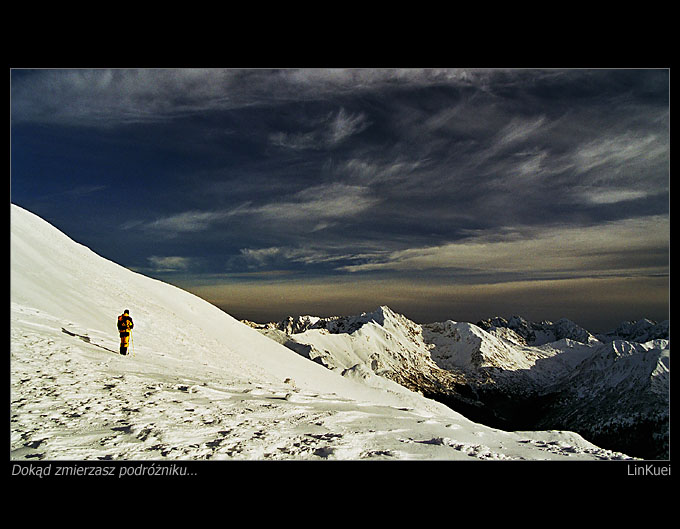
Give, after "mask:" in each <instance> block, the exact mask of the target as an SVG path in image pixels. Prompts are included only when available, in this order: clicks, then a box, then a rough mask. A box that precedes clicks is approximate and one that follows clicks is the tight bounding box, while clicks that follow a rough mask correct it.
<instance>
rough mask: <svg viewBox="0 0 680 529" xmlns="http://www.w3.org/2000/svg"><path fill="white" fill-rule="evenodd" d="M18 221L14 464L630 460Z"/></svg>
mask: <svg viewBox="0 0 680 529" xmlns="http://www.w3.org/2000/svg"><path fill="white" fill-rule="evenodd" d="M10 220H11V262H10V287H11V315H10V327H11V341H10V365H11V380H10V382H11V392H10V396H11V404H10V421H11V423H10V426H11V428H10V429H11V438H10V457H11V459H12V460H121V459H122V460H162V459H171V460H182V459H192V460H193V459H248V460H268V459H272V460H275V459H292V460H328V459H340V460H374V459H395V460H436V459H441V460H457V459H460V460H508V459H511V460H522V459H526V460H608V459H609V460H610V459H628V458H629V457H628V456H626V455H623V454H620V453H615V452H611V451H609V450H604V449H601V448H598V447H597V446H595V445H593V444H591V443H589V442H587V441H586V440H584V439H583V438H582V437H581V436H579V435H577V434H574V433H571V432H561V431H550V432H514V433H513V432H504V431H500V430H497V429H493V428H489V427H486V426H483V425H480V424H476V423H474V422H472V421H470V420H468V419H466V418H465V417H463V416H462V415H460V414H459V413H456V412H454V411H452V410H451V409H449V408H447V407H446V406H444V405H442V404H439V403H437V402H435V401H432V400H429V399H426V398H424V397H423V396H422V395H420V394H418V393H414V392H411V391H409V390H407V389H405V388H404V387H402V386H400V385H398V384H396V383H394V382H392V381H390V380H388V379H386V378H383V377H381V376H379V375H377V374H376V372H375V370H374V369H366V368H365V367H363V366H364V362H359V361H357V359H360V360H366V359H364V358H363V357H362V354H365V353H363V352H362V348H361V347H360V343H359V342H360V340H356V339H355V340H351V339H346V342H345V353H346V358H345V360H346V362H345V364H344V365H343V366H339V367H342V369H336V370H331V369H328V368H326V367H324V366H323V365H320V363H319V362H315V361H313V359H310V358H305V357H304V356H303V355H300V354H298V353H296V352H294V351H292V350H291V349H289V348H287V347H285V346H284V345H282V344H281V343H277V342H276V341H275V340H272V339H270V338H268V337H267V336H264V335H263V334H261V333H260V332H258V331H257V330H256V329H253V328H251V327H249V326H248V325H245V324H243V323H241V322H239V321H237V320H236V319H234V318H233V317H231V316H230V315H228V314H226V313H225V312H223V311H221V310H219V309H218V308H216V307H214V306H213V305H211V304H210V303H208V302H206V301H204V300H202V299H200V298H198V297H196V296H194V295H192V294H190V293H188V292H185V291H183V290H181V289H179V288H176V287H174V286H171V285H169V284H166V283H163V282H161V281H158V280H154V279H151V278H148V277H145V276H143V275H141V274H138V273H135V272H133V271H131V270H128V269H126V268H124V267H122V266H120V265H118V264H116V263H114V262H112V261H109V260H107V259H104V258H102V257H100V256H98V255H96V254H95V253H94V252H92V251H91V250H90V249H88V248H86V247H84V246H82V245H80V244H78V243H76V242H74V241H72V240H71V239H70V238H68V237H67V236H66V235H65V234H63V233H61V232H60V231H58V230H57V229H56V228H54V227H53V226H51V225H50V224H48V223H47V222H45V221H44V220H42V219H40V218H39V217H37V216H36V215H34V214H32V213H30V212H28V211H26V210H24V209H22V208H20V207H18V206H16V205H11V217H10ZM124 309H129V310H130V314H131V316H132V318H133V319H134V322H135V328H134V331H133V336H132V347H131V350H132V351H133V352H134V354H132V355H129V356H121V355H119V354H118V334H117V330H116V317H117V316H118V315H119V314H120V313H121V312H122V311H123V310H124ZM378 316H379V315H376V317H378ZM362 328H363V327H362ZM375 329H376V328H374V330H375ZM368 331H369V327H366V329H365V330H364V332H365V333H368ZM462 331H465V332H467V333H469V332H470V330H469V329H467V328H462V330H461V331H460V332H462ZM327 332H328V331H327ZM469 335H470V337H471V339H474V333H471V334H469ZM327 336H330V332H328V334H327ZM336 336H341V335H336ZM378 339H380V340H386V341H389V337H388V336H386V335H384V334H380V333H377V332H376V333H374V334H370V333H368V334H366V335H365V336H364V337H363V340H378ZM318 346H320V347H322V344H319V345H318ZM406 352H407V351H406ZM463 361H467V360H466V359H463ZM659 376H664V374H663V373H659Z"/></svg>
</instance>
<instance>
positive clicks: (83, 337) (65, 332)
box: [61, 327, 119, 354]
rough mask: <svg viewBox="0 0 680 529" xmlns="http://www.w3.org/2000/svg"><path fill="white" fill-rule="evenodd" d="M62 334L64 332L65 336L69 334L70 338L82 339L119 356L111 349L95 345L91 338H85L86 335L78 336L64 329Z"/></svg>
mask: <svg viewBox="0 0 680 529" xmlns="http://www.w3.org/2000/svg"><path fill="white" fill-rule="evenodd" d="M61 332H63V333H64V334H68V335H69V336H75V337H76V338H80V339H81V340H82V341H83V342H85V343H89V344H90V345H94V346H95V347H99V348H100V349H104V350H106V351H109V352H110V353H115V354H119V352H118V351H114V350H113V349H109V348H108V347H104V346H103V345H99V344H98V343H94V342H93V341H92V340H90V337H89V336H85V335H82V334H76V333H74V332H71V331H67V330H66V329H64V328H63V327H62V328H61Z"/></svg>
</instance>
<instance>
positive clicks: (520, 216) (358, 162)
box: [10, 69, 670, 331]
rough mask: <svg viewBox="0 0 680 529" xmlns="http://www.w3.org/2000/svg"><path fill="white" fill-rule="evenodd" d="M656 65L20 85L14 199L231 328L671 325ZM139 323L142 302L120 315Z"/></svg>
mask: <svg viewBox="0 0 680 529" xmlns="http://www.w3.org/2000/svg"><path fill="white" fill-rule="evenodd" d="M669 119H670V118H669V71H668V70H664V69H645V70H634V69H621V70H615V69H594V70H580V69H567V70H556V69H548V70H525V69H522V70H519V69H518V70H512V69H510V70H489V69H482V70H474V69H466V70H457V69H451V70H431V69H424V70H418V69H407V70H380V69H356V70H337V69H331V70H316V69H302V70H293V69H284V70H265V69H243V70H237V69H230V70H217V69H207V70H191V69H178V70H161V69H151V70H125V69H117V70H83V69H80V70H25V69H15V70H12V71H11V170H12V174H11V189H10V192H11V200H12V202H14V203H16V204H18V205H20V206H22V207H25V208H26V209H29V210H31V211H33V212H35V213H36V214H38V215H40V216H42V217H43V218H45V219H46V220H48V221H49V222H51V223H53V224H54V225H56V226H57V227H58V228H59V229H61V230H63V231H64V232H66V233H67V234H68V235H69V236H70V237H71V238H73V239H75V240H76V241H78V242H80V243H82V244H85V245H86V246H88V247H90V248H92V249H93V250H94V251H95V252H97V253H99V254H100V255H102V256H104V257H106V258H108V259H111V260H113V261H115V262H117V263H119V264H121V265H123V266H126V267H128V268H132V269H134V270H137V271H139V272H141V273H144V274H146V275H149V276H152V277H156V278H159V279H162V280H164V281H167V282H170V283H173V284H176V285H178V286H180V287H182V288H185V289H187V290H190V291H192V292H195V293H197V294H198V295H200V296H202V297H204V298H205V299H207V300H209V301H211V302H213V303H215V304H216V305H218V306H220V307H221V308H223V309H224V310H225V311H226V312H228V313H230V314H232V315H233V316H235V317H238V318H248V319H253V320H256V321H264V320H270V319H278V318H280V317H283V316H286V315H288V314H298V313H304V314H317V315H331V314H354V313H357V312H361V311H369V310H374V309H375V308H376V307H377V306H378V305H382V304H386V305H389V306H390V307H392V308H393V309H394V310H397V311H398V312H401V313H403V314H405V315H407V316H409V317H411V318H412V319H415V320H416V321H421V322H425V321H437V320H443V319H453V320H457V321H472V322H474V321H477V320H479V319H481V318H487V317H492V316H496V315H500V316H505V317H509V316H511V315H514V314H518V315H522V316H524V317H526V318H529V319H538V320H540V319H551V320H556V319H559V318H561V317H568V318H570V319H572V320H574V321H576V322H577V323H580V324H581V325H584V326H586V327H589V328H591V329H593V330H602V331H606V330H609V329H611V328H612V327H613V326H615V325H616V324H618V323H619V322H620V321H622V320H627V319H638V318H642V317H647V318H651V319H655V320H662V319H666V318H668V300H669V294H668V282H669V252H668V249H669V239H670V225H669V166H670V151H669V148H670V139H669V136H670V135H669ZM129 308H130V309H131V311H132V310H133V308H134V307H129Z"/></svg>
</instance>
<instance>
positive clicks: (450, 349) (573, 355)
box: [244, 306, 670, 459]
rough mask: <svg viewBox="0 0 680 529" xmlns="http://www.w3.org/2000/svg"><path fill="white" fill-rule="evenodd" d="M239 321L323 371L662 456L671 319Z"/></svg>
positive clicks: (377, 316)
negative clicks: (588, 322)
mask: <svg viewBox="0 0 680 529" xmlns="http://www.w3.org/2000/svg"><path fill="white" fill-rule="evenodd" d="M244 323H247V324H248V325H250V326H251V327H254V328H256V329H258V330H259V331H260V332H261V333H262V334H264V335H266V336H268V337H269V338H271V339H273V340H275V341H277V342H279V343H281V344H283V345H285V346H286V347H288V348H289V349H292V350H294V351H296V352H297V353H298V354H300V355H302V356H304V357H306V358H309V359H311V360H313V361H315V362H317V363H319V364H321V365H323V366H325V367H326V368H328V369H330V370H334V371H340V372H341V373H342V374H344V375H345V376H356V377H362V376H364V377H365V376H368V375H369V374H371V375H380V376H382V377H385V378H387V379H390V380H392V381H395V382H397V383H399V384H401V385H403V386H405V387H407V388H409V389H411V390H414V391H417V392H419V393H421V394H423V395H425V396H426V397H429V398H432V399H434V400H438V401H440V402H442V403H445V404H447V405H449V406H450V407H451V408H453V409H454V410H456V411H459V412H461V413H463V414H464V415H466V416H467V417H468V418H469V419H472V420H474V421H478V422H482V423H485V424H487V425H488V426H492V427H497V428H500V429H503V430H536V429H541V430H545V429H548V430H571V431H575V432H577V433H579V434H581V435H583V436H584V437H585V438H586V439H588V440H590V441H591V442H593V443H595V444H597V445H599V446H603V447H605V448H608V449H611V450H617V451H621V452H624V453H629V454H631V455H634V456H637V457H641V458H644V459H667V458H668V456H669V448H668V439H669V394H670V339H669V323H668V321H663V322H660V323H656V322H653V321H651V320H647V319H643V320H639V321H633V322H624V323H621V324H620V325H619V326H618V327H617V328H616V329H614V330H613V331H611V332H609V333H605V334H595V333H591V332H589V331H588V330H586V329H584V328H582V327H580V326H579V325H577V324H576V323H574V322H573V321H570V320H568V319H566V318H563V319H561V320H558V321H557V322H554V323H553V322H551V321H542V322H530V321H527V320H525V319H524V318H521V317H519V316H513V317H511V318H510V319H505V318H502V317H494V318H490V319H487V320H484V321H479V322H477V323H476V324H472V323H467V322H455V321H451V320H448V321H444V322H437V323H429V324H418V323H415V322H413V321H411V320H409V319H408V318H406V317H405V316H403V315H401V314H398V313H396V312H394V311H392V310H391V309H390V308H389V307H386V306H382V307H379V308H378V309H377V310H375V311H373V312H366V313H362V314H359V315H355V316H349V317H325V318H323V317H317V316H309V315H308V316H291V317H288V318H286V319H284V320H282V321H279V322H269V323H254V322H248V321H244Z"/></svg>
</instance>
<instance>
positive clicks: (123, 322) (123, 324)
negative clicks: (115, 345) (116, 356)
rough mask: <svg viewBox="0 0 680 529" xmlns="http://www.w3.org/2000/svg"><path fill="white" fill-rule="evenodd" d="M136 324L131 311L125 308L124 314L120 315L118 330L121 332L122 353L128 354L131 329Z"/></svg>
mask: <svg viewBox="0 0 680 529" xmlns="http://www.w3.org/2000/svg"><path fill="white" fill-rule="evenodd" d="M134 326H135V324H134V323H133V322H132V318H131V317H130V311H129V310H128V309H125V310H124V311H123V314H121V315H120V316H118V331H119V332H120V354H122V355H126V354H127V348H128V344H129V343H130V331H131V330H132V328H133V327H134Z"/></svg>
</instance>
